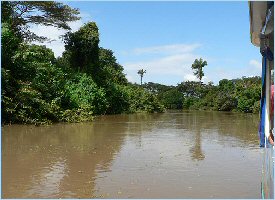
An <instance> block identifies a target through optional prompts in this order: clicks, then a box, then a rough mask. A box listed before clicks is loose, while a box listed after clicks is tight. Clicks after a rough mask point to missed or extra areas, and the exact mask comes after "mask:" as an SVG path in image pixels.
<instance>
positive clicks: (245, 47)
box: [34, 1, 261, 85]
mask: <svg viewBox="0 0 275 200" xmlns="http://www.w3.org/2000/svg"><path fill="white" fill-rule="evenodd" d="M65 3H66V4H68V5H70V6H71V7H76V8H79V9H80V12H81V16H82V19H81V20H80V21H78V22H73V23H72V24H71V25H72V28H73V30H77V29H78V28H79V27H80V26H81V25H83V23H85V22H87V21H95V22H96V23H97V25H98V27H99V32H100V46H102V47H104V48H108V49H111V50H113V51H114V54H115V56H116V58H117V60H118V62H119V63H120V64H121V65H123V67H124V73H125V74H127V78H128V80H129V81H131V82H139V75H138V74H137V71H138V70H139V69H142V68H143V69H146V71H147V73H146V74H145V75H144V81H145V82H157V83H162V84H166V85H176V84H178V83H180V82H182V81H186V80H196V78H195V77H194V75H193V72H192V70H191V65H192V63H193V61H194V60H195V59H196V58H200V57H201V58H203V59H204V60H207V62H208V65H207V66H206V67H205V68H204V71H205V77H204V79H203V81H204V82H208V81H213V82H214V83H215V84H217V83H218V81H219V80H221V79H223V78H228V79H232V78H238V77H242V76H255V75H260V72H261V64H260V63H261V56H260V53H259V49H258V48H257V47H255V46H253V45H252V44H251V42H250V33H249V30H250V29H249V9H248V3H247V2H89V1H82V2H74V1H69V2H65ZM34 30H35V31H37V33H40V32H43V34H45V33H46V32H47V33H48V34H49V36H50V37H52V38H57V35H58V34H60V33H61V32H60V31H54V30H51V29H50V28H47V30H45V28H44V27H34ZM47 46H49V47H50V48H52V49H53V50H54V52H55V55H56V56H59V55H61V53H62V51H63V50H64V47H63V44H62V43H61V42H60V41H55V42H53V43H52V44H47Z"/></svg>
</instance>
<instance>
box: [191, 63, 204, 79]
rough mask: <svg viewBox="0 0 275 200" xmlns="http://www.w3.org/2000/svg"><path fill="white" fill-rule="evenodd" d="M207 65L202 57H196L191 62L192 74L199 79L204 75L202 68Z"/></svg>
mask: <svg viewBox="0 0 275 200" xmlns="http://www.w3.org/2000/svg"><path fill="white" fill-rule="evenodd" d="M206 65H207V62H206V61H203V60H202V58H200V59H199V60H198V59H196V60H195V61H194V63H193V64H192V69H193V70H194V75H195V76H196V77H197V78H198V79H199V80H200V82H201V79H202V77H203V76H204V72H203V68H204V67H205V66H206Z"/></svg>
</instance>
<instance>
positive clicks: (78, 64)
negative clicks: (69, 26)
mask: <svg viewBox="0 0 275 200" xmlns="http://www.w3.org/2000/svg"><path fill="white" fill-rule="evenodd" d="M98 44H99V33H98V28H97V25H96V23H95V22H88V23H87V24H85V25H84V26H82V27H81V28H80V29H79V30H78V31H76V32H74V33H70V32H69V33H67V34H66V35H65V49H66V51H67V52H65V53H68V54H69V57H70V58H69V59H70V63H71V67H73V68H75V69H77V70H78V71H81V72H87V73H89V74H92V75H93V76H94V77H95V75H96V74H97V71H98V70H99V69H98V68H97V67H98V66H97V65H98V59H99V46H98Z"/></svg>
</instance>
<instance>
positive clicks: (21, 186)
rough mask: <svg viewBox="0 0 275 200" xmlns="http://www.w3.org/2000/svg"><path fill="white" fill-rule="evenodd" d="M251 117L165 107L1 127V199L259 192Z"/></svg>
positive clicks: (250, 195)
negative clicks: (71, 121) (164, 110)
mask: <svg viewBox="0 0 275 200" xmlns="http://www.w3.org/2000/svg"><path fill="white" fill-rule="evenodd" d="M257 125H258V116H257V115H253V114H242V113H227V112H212V111H211V112H210V111H209V112H206V111H204V112H203V111H183V112H179V111H169V112H167V113H158V114H131V115H110V116H102V117H98V118H96V119H95V121H94V122H91V123H77V124H64V123H59V124H54V125H49V126H38V127H36V126H33V125H11V126H4V127H2V197H3V198H92V197H99V198H100V197H105V198H260V184H261V150H260V149H259V147H258V146H259V145H258V136H257Z"/></svg>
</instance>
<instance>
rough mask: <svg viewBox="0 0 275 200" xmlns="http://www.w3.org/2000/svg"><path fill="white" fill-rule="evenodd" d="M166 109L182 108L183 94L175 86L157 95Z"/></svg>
mask: <svg viewBox="0 0 275 200" xmlns="http://www.w3.org/2000/svg"><path fill="white" fill-rule="evenodd" d="M158 97H159V99H160V101H161V103H162V104H163V105H164V106H165V108H167V109H182V108H183V103H182V102H183V99H184V95H183V94H182V93H181V92H179V91H178V90H177V88H173V89H170V90H168V91H165V92H163V93H162V94H161V95H159V96H158Z"/></svg>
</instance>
